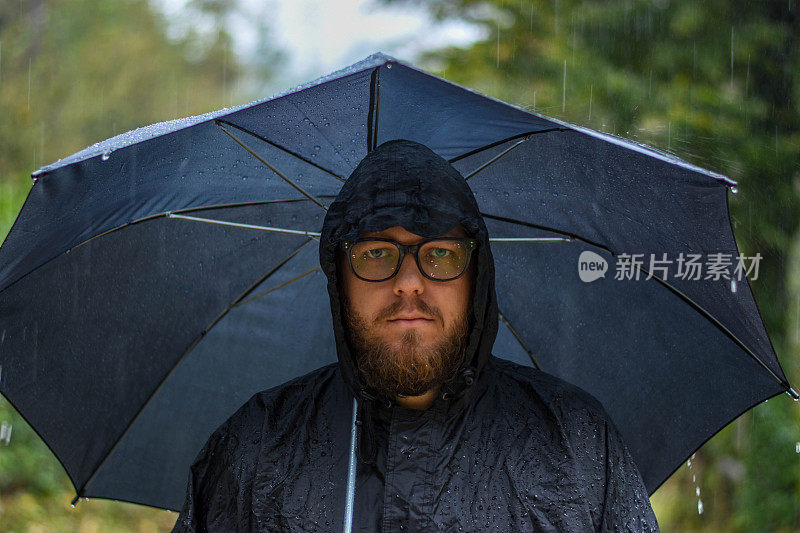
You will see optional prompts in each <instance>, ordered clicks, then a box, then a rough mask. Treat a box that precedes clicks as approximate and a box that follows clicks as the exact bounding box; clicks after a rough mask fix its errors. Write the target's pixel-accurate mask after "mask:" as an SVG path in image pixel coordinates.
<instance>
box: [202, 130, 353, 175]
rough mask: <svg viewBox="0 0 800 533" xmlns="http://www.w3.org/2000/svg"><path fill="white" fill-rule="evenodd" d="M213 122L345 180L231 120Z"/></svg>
mask: <svg viewBox="0 0 800 533" xmlns="http://www.w3.org/2000/svg"><path fill="white" fill-rule="evenodd" d="M214 124H215V125H216V126H217V127H218V128H220V129H223V127H222V126H221V125H222V124H224V125H225V126H230V127H231V128H235V129H237V130H239V131H241V132H243V133H246V134H248V135H250V136H252V137H255V138H256V139H258V140H259V141H261V142H264V143H266V144H268V145H270V146H272V147H273V148H277V149H278V150H280V151H282V152H284V153H286V154H289V155H290V156H292V157H296V158H297V159H299V160H300V161H303V162H304V163H308V164H309V165H311V166H312V167H314V168H316V169H319V170H321V171H323V172H324V173H325V174H327V175H328V176H331V177H333V178H336V179H337V180H339V181H341V182H344V181H345V180H344V178H342V177H341V176H339V175H338V174H336V173H334V172H332V171H330V170H328V169H327V168H325V167H323V166H320V165H318V164H317V163H314V162H313V161H311V160H310V159H306V158H305V157H303V156H302V155H300V154H298V153H295V152H292V151H291V150H288V149H286V148H284V147H283V146H281V145H280V144H277V143H274V142H272V141H270V140H269V139H266V138H264V137H262V136H261V135H258V134H257V133H253V132H252V131H250V130H248V129H246V128H243V127H241V126H238V125H236V124H234V123H233V122H228V121H227V120H222V119H217V120H215V121H214ZM228 135H230V134H228Z"/></svg>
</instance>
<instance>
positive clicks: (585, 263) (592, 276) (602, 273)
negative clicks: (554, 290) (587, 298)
mask: <svg viewBox="0 0 800 533" xmlns="http://www.w3.org/2000/svg"><path fill="white" fill-rule="evenodd" d="M607 271H608V261H606V260H605V258H604V257H603V256H601V255H598V254H596V253H594V252H592V251H591V250H584V251H583V252H581V255H580V256H579V257H578V276H580V278H581V281H583V282H585V283H590V282H592V281H594V280H596V279H598V278H604V277H606V272H607Z"/></svg>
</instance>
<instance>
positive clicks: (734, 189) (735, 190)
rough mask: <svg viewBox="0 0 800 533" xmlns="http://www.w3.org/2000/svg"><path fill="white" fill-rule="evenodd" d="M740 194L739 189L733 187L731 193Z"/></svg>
mask: <svg viewBox="0 0 800 533" xmlns="http://www.w3.org/2000/svg"><path fill="white" fill-rule="evenodd" d="M738 192H739V189H738V188H737V187H731V193H733V194H736V193H738Z"/></svg>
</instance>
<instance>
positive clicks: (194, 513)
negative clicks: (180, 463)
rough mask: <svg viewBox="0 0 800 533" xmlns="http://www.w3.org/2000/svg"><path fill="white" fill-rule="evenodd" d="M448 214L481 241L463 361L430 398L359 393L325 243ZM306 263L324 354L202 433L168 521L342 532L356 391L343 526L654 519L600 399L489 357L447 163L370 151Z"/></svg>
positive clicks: (416, 148)
mask: <svg viewBox="0 0 800 533" xmlns="http://www.w3.org/2000/svg"><path fill="white" fill-rule="evenodd" d="M458 224H461V225H462V226H463V227H464V228H465V229H466V230H467V231H469V232H470V234H471V235H472V236H473V237H474V238H475V239H477V240H478V243H479V244H478V248H477V250H476V251H475V252H474V255H473V260H477V277H476V285H475V291H474V300H473V312H474V325H473V327H472V330H471V332H470V335H469V341H468V342H469V344H468V348H467V353H466V357H465V361H464V363H463V365H462V367H461V369H460V371H459V373H458V374H457V375H456V376H455V377H454V378H453V379H452V380H451V381H450V382H449V383H447V384H446V385H445V386H444V388H443V390H442V393H441V395H440V396H439V397H438V398H437V399H436V400H435V402H434V404H433V405H432V406H431V407H430V408H429V409H427V410H425V411H415V410H411V409H406V408H403V407H400V406H398V405H396V404H392V403H391V402H387V401H386V400H385V399H381V398H380V397H379V396H378V395H377V394H375V392H374V391H370V390H368V389H367V388H366V387H365V386H364V382H363V379H362V378H361V376H360V375H359V373H358V369H357V367H356V365H355V362H354V359H353V355H352V353H351V352H350V348H349V346H348V342H347V340H346V337H345V332H344V328H343V322H342V314H341V309H340V305H339V292H338V282H337V266H336V265H337V262H336V249H337V246H338V245H339V243H340V242H342V241H348V240H353V239H355V238H357V237H358V236H359V235H360V234H362V233H364V232H367V231H381V230H384V229H386V228H388V227H392V226H402V227H404V228H405V229H407V230H408V231H411V232H412V233H416V234H418V235H421V236H424V237H435V236H439V235H442V234H444V233H446V232H448V231H449V230H451V229H452V228H453V227H455V226H456V225H458ZM320 264H321V265H322V268H323V270H324V272H325V274H326V276H327V278H328V293H329V295H330V302H331V311H332V316H333V328H334V332H335V338H336V345H337V351H338V357H339V362H338V364H333V365H329V366H326V367H323V368H321V369H319V370H317V371H315V372H312V373H310V374H307V375H306V376H303V377H300V378H297V379H295V380H293V381H291V382H289V383H286V384H284V385H282V386H279V387H276V388H273V389H270V390H267V391H264V392H261V393H258V394H256V395H255V396H253V398H251V399H250V400H249V401H248V402H247V403H246V404H245V405H244V406H243V407H241V408H240V409H239V410H238V411H237V412H236V413H235V414H234V415H233V416H232V417H231V418H230V419H228V420H227V421H226V422H225V423H224V424H223V425H222V426H221V427H220V428H219V429H218V430H217V431H216V432H214V434H213V435H212V436H211V437H210V439H209V440H208V442H207V443H206V445H205V447H204V448H203V450H202V451H201V452H200V454H199V456H198V458H197V459H196V461H195V463H194V464H193V466H192V468H191V472H190V476H189V484H188V488H187V494H186V501H185V504H184V507H183V510H182V511H181V514H180V516H179V518H178V521H177V522H176V525H175V529H174V531H177V532H184V531H192V532H205V531H214V532H216V531H220V532H222V531H225V532H231V531H342V527H343V521H344V516H345V499H346V492H347V478H348V463H349V456H350V454H349V448H350V441H351V428H352V417H353V404H354V402H353V398H354V397H356V398H358V411H357V413H358V419H359V422H360V423H359V425H358V428H359V431H358V450H359V454H358V455H359V459H360V460H359V461H358V463H357V470H356V472H357V473H356V484H355V499H354V511H353V531H374V532H379V531H380V532H395V531H502V532H509V531H575V532H585V531H636V532H640V531H657V530H658V525H657V523H656V519H655V516H654V515H653V511H652V509H651V507H650V503H649V500H648V497H647V491H646V489H645V487H644V485H643V483H642V480H641V477H640V475H639V473H638V471H637V469H636V466H635V465H634V463H633V460H632V458H631V456H630V454H629V453H628V451H627V450H626V448H625V446H624V444H623V443H622V441H621V439H620V436H619V434H618V432H617V430H616V428H615V427H614V425H613V424H612V422H611V421H610V420H609V419H608V416H607V415H606V414H605V412H604V410H603V408H602V406H601V405H600V403H599V402H598V401H597V400H595V399H594V398H593V397H591V396H590V395H588V394H587V393H585V392H583V391H582V390H580V389H578V388H577V387H574V386H571V385H569V384H567V383H565V382H563V381H561V380H559V379H557V378H555V377H553V376H550V375H548V374H546V373H543V372H540V371H537V370H535V369H533V368H529V367H523V366H520V365H517V364H514V363H511V362H508V361H505V360H503V359H500V358H497V357H494V356H493V355H492V354H491V349H492V345H493V343H494V340H495V335H496V333H497V319H498V310H497V300H496V295H495V288H494V261H493V259H492V254H491V250H490V247H489V236H488V234H487V230H486V226H485V225H484V222H483V218H482V217H481V215H480V213H479V210H478V206H477V203H476V201H475V198H474V196H473V195H472V192H471V191H470V189H469V187H468V185H467V184H466V182H465V180H464V179H463V177H462V176H461V175H460V174H459V173H458V172H457V171H456V170H455V169H454V168H453V167H452V166H451V165H450V164H449V163H448V162H447V161H445V160H444V159H442V158H441V157H439V156H438V155H436V154H435V153H433V152H432V151H431V150H429V149H428V148H427V147H425V146H423V145H420V144H417V143H414V142H410V141H389V142H387V143H384V144H383V145H381V146H379V147H378V148H376V149H375V150H374V151H373V152H371V153H370V154H369V155H368V156H367V157H366V158H365V159H364V160H363V161H362V162H361V163H360V164H359V166H358V167H357V168H356V169H355V171H354V172H353V173H352V175H351V176H350V178H349V179H348V180H347V182H346V183H345V184H344V185H343V187H342V189H341V192H340V193H339V195H338V197H337V198H336V200H335V201H334V202H333V204H332V205H331V206H330V208H329V210H328V212H327V215H326V217H325V222H324V224H323V228H322V237H321V244H320ZM294 334H301V332H295V333H294ZM298 357H302V354H298ZM265 364H267V363H266V362H265Z"/></svg>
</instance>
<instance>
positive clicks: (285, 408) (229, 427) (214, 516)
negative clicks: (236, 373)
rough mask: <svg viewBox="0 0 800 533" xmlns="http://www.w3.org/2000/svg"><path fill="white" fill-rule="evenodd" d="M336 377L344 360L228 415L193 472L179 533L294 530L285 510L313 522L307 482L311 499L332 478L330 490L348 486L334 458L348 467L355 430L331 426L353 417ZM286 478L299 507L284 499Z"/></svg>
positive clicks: (177, 528) (258, 397)
mask: <svg viewBox="0 0 800 533" xmlns="http://www.w3.org/2000/svg"><path fill="white" fill-rule="evenodd" d="M336 374H337V365H335V364H333V365H328V366H326V367H323V368H321V369H319V370H316V371H314V372H311V373H310V374H307V375H305V376H302V377H300V378H297V379H294V380H292V381H290V382H288V383H286V384H284V385H281V386H278V387H275V388H273V389H269V390H266V391H262V392H259V393H257V394H255V395H254V396H253V397H252V398H251V399H250V400H249V401H248V402H247V403H245V404H244V405H243V406H242V407H241V408H239V410H238V411H236V413H234V414H233V415H232V416H231V417H230V418H229V419H228V420H226V421H225V423H223V424H222V425H221V426H220V427H219V428H218V429H217V430H216V431H215V432H214V433H213V434H212V435H211V437H210V438H209V439H208V441H207V442H206V444H205V446H204V447H203V449H202V450H201V451H200V453H199V454H198V456H197V458H196V459H195V462H194V463H193V465H192V467H191V469H190V474H189V483H188V485H187V490H186V499H185V502H184V506H183V509H182V511H181V514H180V516H179V518H178V520H177V522H176V523H175V527H174V529H173V531H174V532H198V533H199V532H217V531H219V532H223V531H224V532H230V531H282V530H288V529H291V527H290V524H288V523H287V522H286V521H285V520H283V519H282V518H281V517H282V516H283V515H284V514H286V515H287V516H296V517H297V518H298V521H299V522H303V523H306V522H308V521H309V517H310V516H311V515H312V514H313V513H311V512H310V508H309V509H307V508H306V504H308V505H311V503H310V502H309V501H306V499H305V497H304V496H303V492H302V491H303V485H306V487H305V489H306V494H307V495H308V496H309V498H315V497H317V498H318V497H319V495H318V494H316V493H315V494H313V495H312V494H311V492H312V491H311V485H314V488H315V491H316V490H317V489H319V487H320V486H322V485H324V484H326V480H327V479H328V478H330V479H331V480H332V481H331V483H330V484H328V485H326V487H325V488H326V490H333V489H340V488H341V487H340V486H339V485H341V483H342V479H341V476H340V475H336V476H333V475H332V468H331V466H332V465H331V463H332V462H333V463H342V464H343V466H344V468H346V465H344V461H345V460H346V458H345V457H342V452H343V451H346V448H347V439H348V438H349V430H348V428H347V427H346V424H341V425H340V424H328V423H326V421H334V420H338V419H342V418H347V417H348V416H350V415H349V410H350V408H349V407H348V405H349V403H348V398H347V395H348V393H347V391H346V389H345V388H344V384H343V382H342V381H341V377H339V376H336ZM350 401H352V400H350ZM326 456H327V457H326ZM317 472H321V473H322V474H321V475H316V473H317ZM287 479H288V480H291V483H290V485H291V488H292V490H293V491H296V494H295V495H293V496H292V499H293V501H294V502H295V505H286V504H285V503H283V502H285V501H287V498H286V497H285V495H284V494H282V493H281V490H282V489H284V488H285V487H283V485H284V483H285V482H286V480H287ZM277 498H279V499H280V500H281V503H280V504H279V503H278V501H277ZM342 505H344V503H343V502H342ZM308 523H309V524H312V525H313V523H314V520H313V519H312V520H311V521H310V522H308ZM317 524H319V523H318V522H317ZM323 525H324V522H323ZM322 529H324V528H322Z"/></svg>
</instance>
